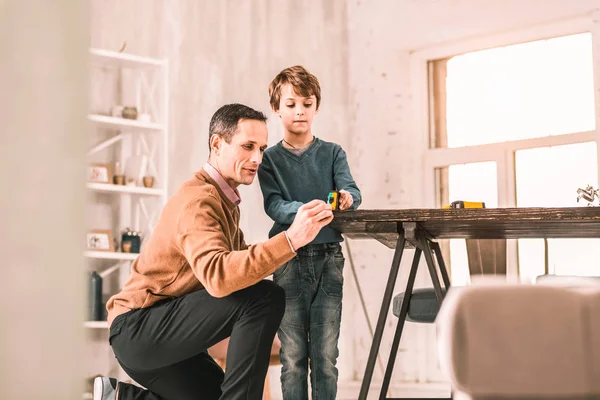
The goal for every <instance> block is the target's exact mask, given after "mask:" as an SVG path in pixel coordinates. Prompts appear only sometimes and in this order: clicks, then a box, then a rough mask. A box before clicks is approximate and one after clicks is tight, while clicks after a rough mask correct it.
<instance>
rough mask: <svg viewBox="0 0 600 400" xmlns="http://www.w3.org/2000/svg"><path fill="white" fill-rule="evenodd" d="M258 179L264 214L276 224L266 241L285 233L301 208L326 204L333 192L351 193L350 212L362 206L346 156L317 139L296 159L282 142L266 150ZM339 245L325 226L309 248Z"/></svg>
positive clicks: (337, 237)
mask: <svg viewBox="0 0 600 400" xmlns="http://www.w3.org/2000/svg"><path fill="white" fill-rule="evenodd" d="M258 179H259V182H260V188H261V190H262V193H263V197H264V206H265V211H266V213H267V215H268V216H269V217H271V219H272V220H273V221H275V223H274V224H273V227H272V228H271V231H270V232H269V237H273V236H275V235H276V234H278V233H280V232H282V231H284V230H286V229H287V228H288V227H289V226H290V224H291V223H292V222H293V221H294V217H295V216H296V212H297V211H298V208H300V206H301V205H303V204H305V203H308V202H309V201H311V200H315V199H319V200H323V201H325V202H327V195H328V194H329V192H332V191H334V190H342V189H343V190H347V191H348V192H350V194H351V195H352V199H353V200H354V202H353V204H352V207H350V208H351V209H355V208H357V207H358V206H359V205H360V202H361V195H360V190H359V189H358V187H357V186H356V183H355V182H354V179H353V178H352V175H351V174H350V167H349V166H348V160H347V158H346V152H345V151H344V150H343V149H342V147H341V146H340V145H338V144H335V143H330V142H326V141H324V140H319V139H318V138H316V137H315V139H314V142H313V143H312V144H311V145H310V147H309V148H308V149H307V150H306V151H305V152H303V153H302V154H301V155H299V156H297V155H295V154H293V153H292V152H290V151H289V150H287V149H285V148H284V147H283V145H282V144H281V142H279V143H277V144H276V145H275V146H272V147H270V148H268V149H267V150H266V151H265V153H264V156H263V161H262V164H261V165H260V167H259V169H258ZM341 241H342V235H341V234H340V233H339V232H338V231H336V230H334V229H332V228H330V227H329V226H326V227H324V228H323V229H321V232H319V234H318V235H317V237H316V238H315V239H314V240H313V241H312V242H311V243H310V244H318V243H337V242H341Z"/></svg>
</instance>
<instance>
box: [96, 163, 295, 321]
mask: <svg viewBox="0 0 600 400" xmlns="http://www.w3.org/2000/svg"><path fill="white" fill-rule="evenodd" d="M239 221H240V210H239V207H238V206H236V205H234V204H233V203H232V202H231V201H230V200H229V199H228V198H227V196H225V195H224V194H223V192H222V191H221V189H220V188H219V186H218V185H217V184H216V183H215V182H214V181H213V180H212V179H211V178H210V176H209V175H208V174H207V173H206V171H204V170H203V169H202V170H200V171H199V172H198V173H196V174H195V176H194V178H192V179H191V180H189V181H187V182H186V183H184V184H183V185H182V186H181V188H180V189H179V191H178V192H177V193H176V194H175V195H174V196H173V197H172V198H171V199H169V201H168V202H167V204H166V205H165V207H164V209H163V211H162V214H161V216H160V218H159V220H158V223H157V225H156V227H155V229H154V232H153V233H152V236H151V237H150V238H149V240H148V242H147V243H146V244H145V246H144V249H143V250H142V252H141V253H140V255H139V257H138V258H137V259H136V260H135V261H134V262H133V263H132V265H131V276H130V278H129V280H128V281H127V283H126V284H125V286H124V287H123V290H121V292H120V293H117V294H115V295H114V296H112V297H111V298H110V300H109V301H108V304H107V305H106V308H107V309H108V324H109V326H110V324H111V323H112V321H113V320H114V319H115V317H116V316H118V315H120V314H123V313H125V312H127V311H130V310H133V309H137V308H145V307H150V306H151V305H152V304H154V303H156V302H157V301H159V300H162V299H168V298H174V297H179V296H182V295H184V294H186V293H190V292H194V291H197V290H200V289H203V288H204V289H206V290H207V291H208V293H210V294H211V295H212V296H214V297H224V296H227V295H229V294H231V293H233V292H235V291H238V290H240V289H244V288H246V287H248V286H252V285H253V284H255V283H257V282H259V281H260V280H262V279H264V278H265V277H267V276H269V275H270V274H272V273H273V272H274V271H275V270H276V269H277V268H279V267H280V266H281V265H283V264H284V263H286V262H287V261H289V260H291V259H292V258H293V257H294V255H295V254H294V252H293V251H292V249H291V248H290V245H289V243H288V241H287V238H286V237H285V234H284V233H280V234H279V235H277V236H274V237H272V238H271V239H269V240H267V241H266V242H264V243H259V244H256V245H252V246H249V247H248V246H247V245H246V243H245V242H244V236H243V234H242V231H241V230H240V228H239Z"/></svg>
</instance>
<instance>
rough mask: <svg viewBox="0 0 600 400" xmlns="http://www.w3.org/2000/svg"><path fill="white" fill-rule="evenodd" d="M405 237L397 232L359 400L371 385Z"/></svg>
mask: <svg viewBox="0 0 600 400" xmlns="http://www.w3.org/2000/svg"><path fill="white" fill-rule="evenodd" d="M405 244H406V239H405V237H404V231H403V230H401V231H400V232H399V236H398V241H397V242H396V249H395V251H394V258H393V260H392V265H391V267H390V274H389V276H388V281H387V285H386V288H385V293H384V295H383V302H382V304H381V309H380V311H379V318H378V319H377V326H376V327H375V335H374V336H373V343H372V344H371V350H370V351H369V358H368V359H367V366H366V368H365V376H364V377H363V381H362V384H361V386H360V393H359V395H358V399H359V400H366V398H367V395H368V394H369V386H371V380H372V379H373V371H374V369H375V362H376V360H377V353H378V352H379V346H380V345H381V338H382V337H383V329H384V328H385V320H386V318H387V314H388V311H389V309H390V303H391V301H392V296H393V294H394V286H396V280H397V278H398V270H399V268H400V261H401V260H402V253H403V252H404V245H405Z"/></svg>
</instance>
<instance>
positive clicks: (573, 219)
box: [330, 207, 600, 241]
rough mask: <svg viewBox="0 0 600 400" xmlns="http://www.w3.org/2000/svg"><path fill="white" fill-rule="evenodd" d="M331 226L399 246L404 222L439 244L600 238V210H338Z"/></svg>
mask: <svg viewBox="0 0 600 400" xmlns="http://www.w3.org/2000/svg"><path fill="white" fill-rule="evenodd" d="M334 216H335V217H334V219H333V221H332V222H331V225H330V226H331V227H332V228H334V229H336V230H338V231H340V232H342V233H344V234H345V235H346V236H348V237H350V238H367V237H369V238H375V239H378V240H380V241H383V240H382V239H385V240H386V241H390V240H391V241H395V240H396V239H394V238H397V237H398V228H399V227H400V228H402V224H403V223H410V222H412V223H416V224H417V227H418V228H420V229H423V230H425V231H426V232H427V233H428V234H429V235H430V236H431V237H432V238H433V239H518V238H600V207H560V208H537V207H536V208H533V207H532V208H529V207H520V208H464V209H396V210H392V209H387V210H383V209H382V210H355V211H335V212H334Z"/></svg>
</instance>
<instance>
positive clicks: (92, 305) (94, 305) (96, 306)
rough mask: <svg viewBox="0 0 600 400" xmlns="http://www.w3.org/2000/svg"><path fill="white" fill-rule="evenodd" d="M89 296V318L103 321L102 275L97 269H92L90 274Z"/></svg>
mask: <svg viewBox="0 0 600 400" xmlns="http://www.w3.org/2000/svg"><path fill="white" fill-rule="evenodd" d="M89 296H90V297H89V317H88V318H89V320H90V321H102V320H103V319H104V318H103V317H104V311H103V304H102V277H101V276H100V275H99V274H98V273H97V272H96V271H92V272H91V273H90V276H89Z"/></svg>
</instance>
